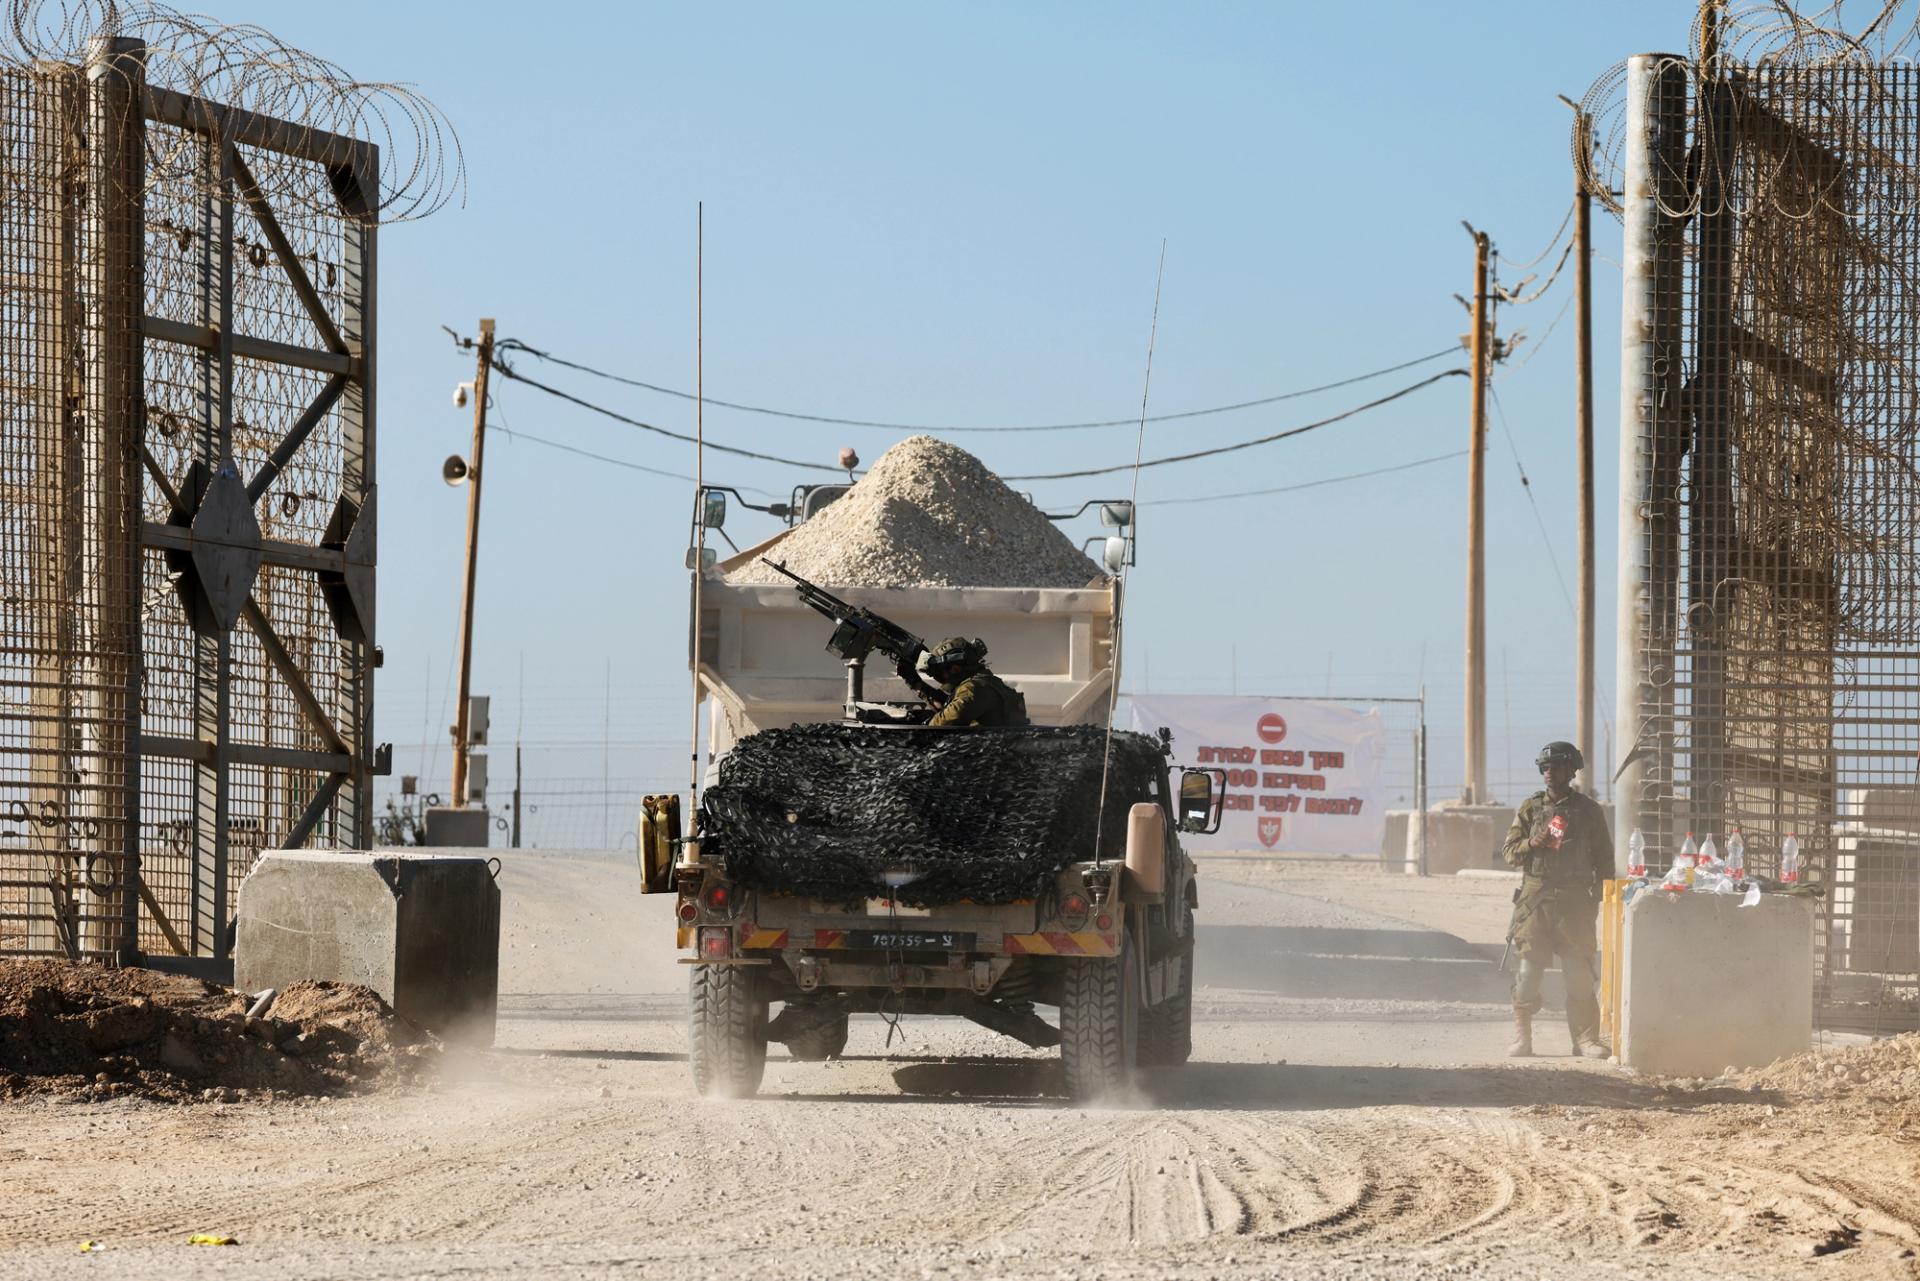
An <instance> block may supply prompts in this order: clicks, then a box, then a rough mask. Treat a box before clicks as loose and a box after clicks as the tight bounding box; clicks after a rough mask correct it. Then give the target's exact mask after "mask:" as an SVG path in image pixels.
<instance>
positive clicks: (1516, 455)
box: [1487, 383, 1575, 614]
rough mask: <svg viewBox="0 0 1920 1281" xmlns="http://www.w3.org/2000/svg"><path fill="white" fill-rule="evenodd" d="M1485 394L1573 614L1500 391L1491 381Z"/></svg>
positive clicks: (1571, 595)
mask: <svg viewBox="0 0 1920 1281" xmlns="http://www.w3.org/2000/svg"><path fill="white" fill-rule="evenodd" d="M1487 394H1488V395H1489V396H1491V397H1492V398H1493V410H1494V412H1495V413H1496V414H1498V415H1499V416H1500V431H1501V432H1502V434H1504V435H1505V436H1506V438H1507V452H1508V453H1510V454H1512V455H1513V469H1514V470H1515V471H1517V472H1519V473H1520V488H1521V489H1522V490H1524V491H1525V493H1526V495H1527V506H1528V507H1530V508H1532V509H1533V523H1534V524H1535V525H1536V526H1538V527H1539V529H1540V543H1541V545H1542V546H1544V547H1545V548H1546V549H1547V561H1548V563H1550V564H1551V565H1552V566H1553V576H1554V578H1555V579H1557V580H1558V581H1559V583H1560V595H1561V598H1562V599H1564V600H1565V601H1566V602H1567V612H1568V613H1569V614H1573V613H1575V610H1574V608H1573V593H1572V592H1570V591H1568V590H1567V576H1566V575H1565V574H1563V573H1561V572H1560V557H1559V555H1558V554H1557V553H1555V551H1554V550H1553V539H1552V537H1551V536H1549V535H1548V533H1547V522H1546V519H1545V518H1544V517H1542V516H1541V515H1540V504H1539V503H1538V502H1536V501H1535V500H1534V497H1533V482H1532V481H1531V480H1529V479H1527V468H1526V465H1525V464H1524V463H1522V462H1521V461H1520V447H1519V446H1518V445H1516V444H1514V441H1513V428H1511V427H1509V426H1508V425H1507V410H1506V407H1505V406H1504V405H1502V404H1501V403H1500V393H1499V392H1497V391H1495V390H1494V389H1493V386H1492V384H1491V383H1489V384H1488V386H1487Z"/></svg>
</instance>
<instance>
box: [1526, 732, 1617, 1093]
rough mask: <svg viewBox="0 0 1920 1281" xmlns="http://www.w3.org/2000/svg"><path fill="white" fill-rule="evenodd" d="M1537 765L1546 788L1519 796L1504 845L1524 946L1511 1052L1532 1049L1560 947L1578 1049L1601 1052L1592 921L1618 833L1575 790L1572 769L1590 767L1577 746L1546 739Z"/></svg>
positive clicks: (1594, 804) (1588, 1054) (1603, 1052)
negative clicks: (1516, 872) (1517, 877)
mask: <svg viewBox="0 0 1920 1281" xmlns="http://www.w3.org/2000/svg"><path fill="white" fill-rule="evenodd" d="M1534 764H1535V765H1537V766H1539V768H1540V776H1541V778H1542V779H1543V780H1544V781H1545V782H1546V788H1545V789H1544V790H1543V791H1538V792H1535V793H1534V794H1533V795H1532V796H1529V797H1528V798H1527V799H1526V800H1525V801H1523V802H1521V804H1520V809H1519V811H1518V812H1517V813H1516V814H1514V816H1513V825H1512V826H1511V827H1509V828H1508V829H1507V842H1506V846H1505V849H1504V850H1503V853H1504V855H1505V857H1506V860H1507V863H1508V865H1509V866H1512V867H1517V868H1520V869H1521V870H1522V873H1523V875H1522V878H1521V881H1520V888H1519V890H1518V891H1516V892H1515V894H1514V900H1513V903H1514V906H1513V923H1512V925H1511V926H1510V927H1509V929H1508V934H1507V938H1508V941H1509V942H1510V943H1512V944H1513V945H1514V947H1515V948H1517V949H1518V950H1519V952H1520V972H1519V973H1518V974H1517V975H1516V976H1515V978H1514V984H1513V1028H1514V1041H1513V1044H1512V1045H1511V1046H1509V1047H1507V1053H1508V1054H1511V1055H1515V1056H1522V1055H1530V1054H1532V1053H1533V1016H1534V1014H1535V1012H1536V1011H1538V1010H1539V1008H1540V980H1541V979H1542V978H1544V977H1545V975H1546V970H1547V966H1548V965H1550V964H1552V962H1553V958H1554V956H1555V955H1556V954H1557V955H1558V956H1559V957H1560V977H1561V978H1562V979H1564V980H1565V982H1566V987H1567V1031H1568V1033H1569V1034H1570V1035H1571V1036H1572V1038H1573V1052H1574V1053H1575V1054H1580V1055H1585V1056H1586V1057H1588V1058H1597V1059H1603V1058H1605V1057H1607V1055H1608V1054H1609V1053H1610V1051H1609V1050H1608V1049H1607V1046H1606V1044H1605V1043H1604V1042H1602V1041H1601V1039H1600V1003H1599V1001H1598V999H1596V996H1595V993H1594V969H1593V958H1594V952H1595V943H1594V923H1595V920H1596V918H1597V917H1598V916H1599V913H1600V887H1601V883H1602V882H1604V881H1606V880H1607V879H1608V878H1610V877H1611V876H1612V875H1613V838H1612V837H1611V836H1610V835H1609V834H1608V832H1607V816H1606V812H1605V811H1603V810H1602V809H1601V808H1600V804H1599V802H1597V801H1595V800H1594V799H1593V798H1592V797H1590V796H1583V795H1581V794H1580V793H1579V792H1576V791H1574V790H1573V776H1574V774H1575V773H1577V772H1578V771H1580V770H1581V769H1583V768H1585V766H1586V760H1585V758H1583V757H1582V756H1581V754H1580V749H1579V748H1577V747H1575V746H1574V745H1573V744H1572V743H1559V742H1555V743H1548V744H1547V745H1546V746H1545V747H1543V748H1541V749H1540V755H1539V758H1538V759H1537V760H1535V761H1534Z"/></svg>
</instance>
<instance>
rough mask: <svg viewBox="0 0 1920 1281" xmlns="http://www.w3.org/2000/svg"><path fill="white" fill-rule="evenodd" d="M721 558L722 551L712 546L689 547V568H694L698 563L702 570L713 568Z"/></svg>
mask: <svg viewBox="0 0 1920 1281" xmlns="http://www.w3.org/2000/svg"><path fill="white" fill-rule="evenodd" d="M719 560H720V553H719V552H717V551H715V550H714V549H713V548H711V547H689V548H687V568H688V569H693V568H694V567H695V566H696V565H698V567H699V568H700V569H702V570H708V569H712V568H713V567H714V565H715V564H716V563H718V561H719Z"/></svg>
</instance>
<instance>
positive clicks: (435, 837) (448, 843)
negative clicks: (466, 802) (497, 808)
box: [425, 805, 493, 850]
mask: <svg viewBox="0 0 1920 1281" xmlns="http://www.w3.org/2000/svg"><path fill="white" fill-rule="evenodd" d="M492 831H493V817H492V816H491V815H490V814H488V813H487V812H486V811H485V810H483V809H461V808H457V807H455V806H452V805H435V806H432V807H430V808H429V809H428V810H427V830H426V837H425V844H427V845H430V846H433V847H434V848H436V849H446V848H448V847H452V848H455V849H468V850H483V849H485V848H487V837H488V836H489V835H490V834H491V833H492Z"/></svg>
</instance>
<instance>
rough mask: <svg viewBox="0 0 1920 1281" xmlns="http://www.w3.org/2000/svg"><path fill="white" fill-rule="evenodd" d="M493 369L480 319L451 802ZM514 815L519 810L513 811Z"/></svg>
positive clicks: (461, 783)
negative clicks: (488, 388)
mask: <svg viewBox="0 0 1920 1281" xmlns="http://www.w3.org/2000/svg"><path fill="white" fill-rule="evenodd" d="M492 369H493V321H491V320H482V321H481V322H480V344H479V361H478V367H477V368H476V370H475V372H474V375H473V456H472V458H471V460H470V461H469V462H468V463H467V478H466V479H467V577H466V585H465V586H464V587H463V588H462V589H461V592H460V703H459V708H458V710H457V712H456V713H455V715H456V717H457V719H456V720H455V721H454V724H453V804H454V805H456V806H459V807H463V808H464V807H465V805H466V803H467V748H468V745H467V736H468V730H469V726H468V724H467V701H468V699H469V697H470V696H471V695H472V693H473V578H474V569H475V567H476V566H477V565H478V563H479V558H480V482H481V481H482V480H483V479H484V478H485V475H486V452H487V375H488V373H489V372H491V370H492ZM514 813H515V815H516V817H517V816H518V814H519V810H518V809H517V808H516V809H515V811H514Z"/></svg>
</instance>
